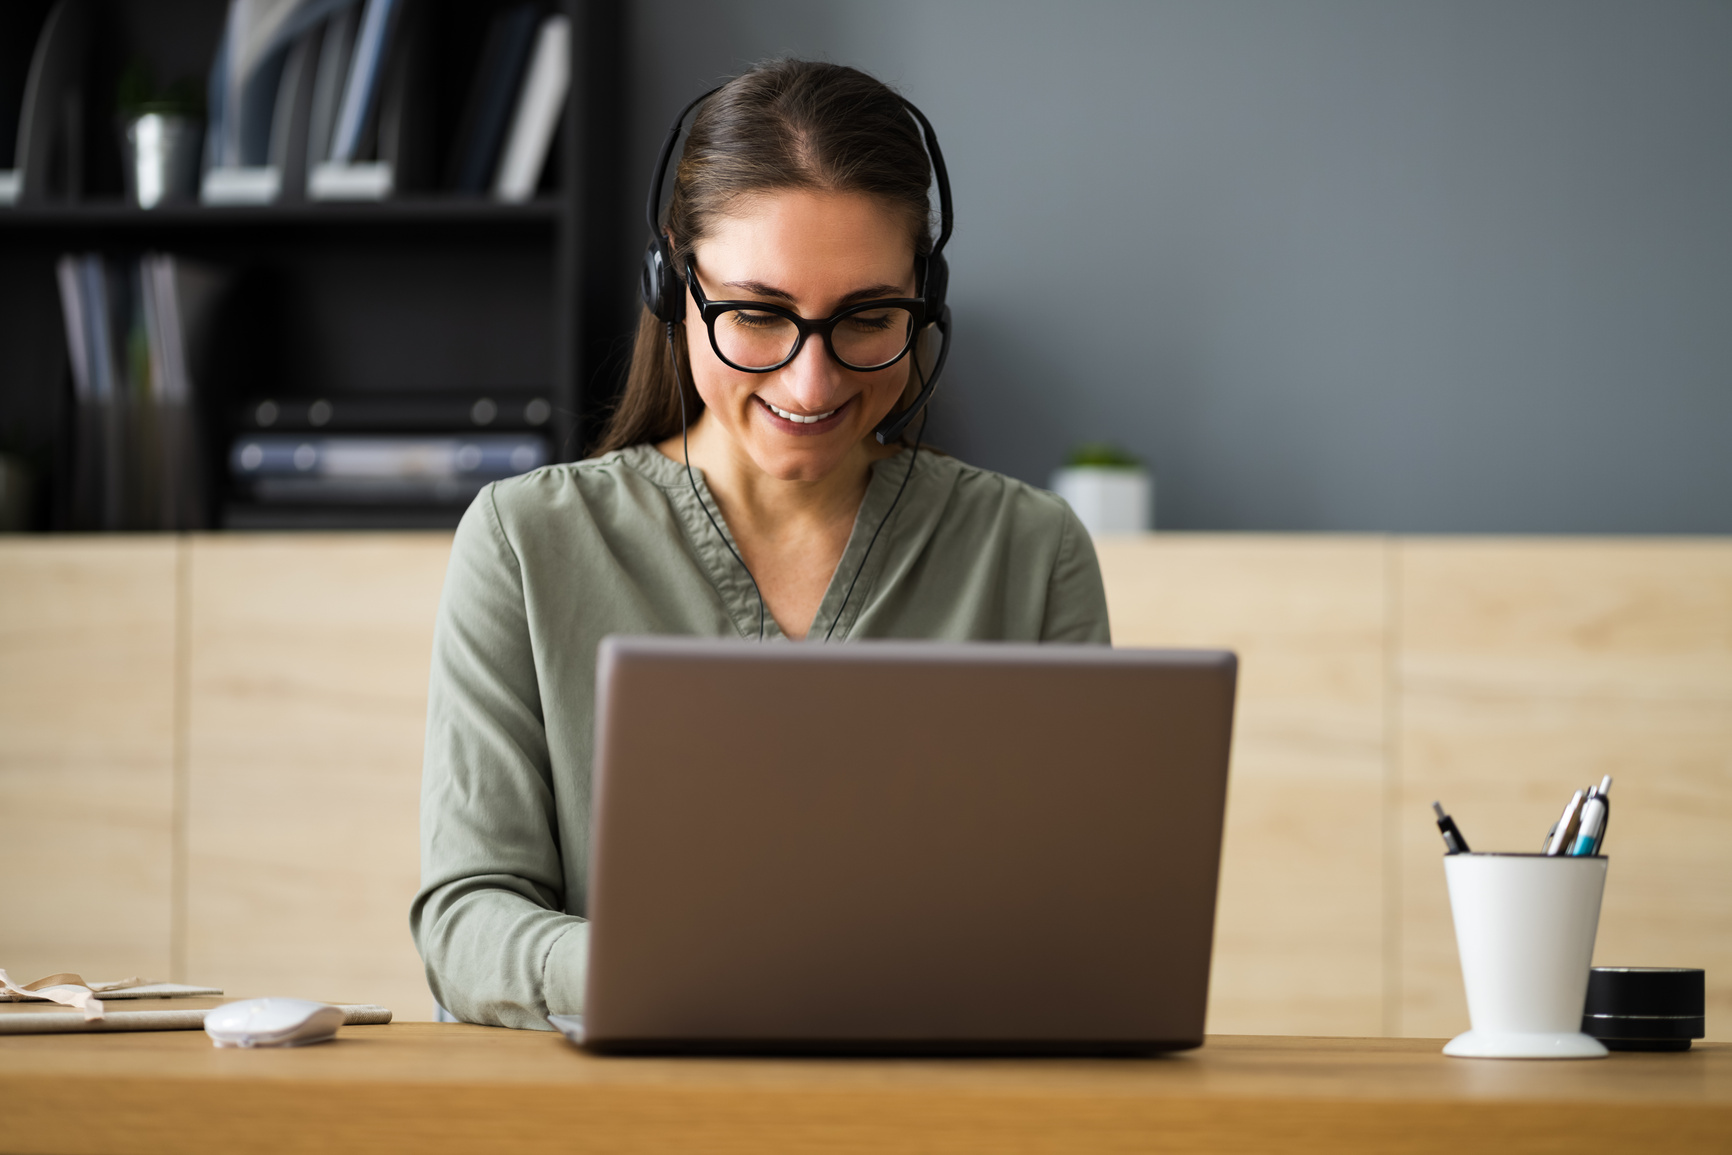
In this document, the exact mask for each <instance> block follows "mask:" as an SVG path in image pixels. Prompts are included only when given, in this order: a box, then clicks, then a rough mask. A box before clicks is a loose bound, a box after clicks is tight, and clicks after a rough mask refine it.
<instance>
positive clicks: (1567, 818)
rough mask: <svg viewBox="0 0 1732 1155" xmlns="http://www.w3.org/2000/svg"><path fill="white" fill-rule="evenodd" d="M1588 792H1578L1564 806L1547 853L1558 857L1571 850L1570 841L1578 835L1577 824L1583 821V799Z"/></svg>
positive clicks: (1548, 844)
mask: <svg viewBox="0 0 1732 1155" xmlns="http://www.w3.org/2000/svg"><path fill="white" fill-rule="evenodd" d="M1586 796H1587V792H1586V791H1583V790H1578V791H1576V792H1575V793H1574V794H1572V795H1570V800H1569V802H1567V803H1566V804H1565V805H1564V812H1563V813H1562V814H1561V815H1559V816H1558V824H1557V825H1556V826H1554V827H1552V838H1551V841H1550V842H1549V843H1547V844H1546V853H1547V854H1548V855H1552V856H1554V857H1555V856H1557V855H1561V854H1563V853H1564V851H1565V850H1567V849H1568V848H1569V845H1570V839H1571V838H1572V837H1573V836H1574V835H1575V833H1576V824H1577V823H1578V822H1579V821H1580V819H1581V813H1582V799H1583V798H1585V797H1586Z"/></svg>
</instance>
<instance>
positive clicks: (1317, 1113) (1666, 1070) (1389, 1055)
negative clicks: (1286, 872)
mask: <svg viewBox="0 0 1732 1155" xmlns="http://www.w3.org/2000/svg"><path fill="white" fill-rule="evenodd" d="M1440 1045H1441V1044H1440V1043H1438V1042H1436V1041H1432V1040H1417V1039H1302V1038H1258V1037H1248V1036H1244V1037H1234V1036H1221V1037H1217V1038H1213V1039H1211V1040H1210V1041H1209V1044H1208V1045H1207V1046H1206V1047H1204V1048H1203V1049H1202V1050H1199V1051H1193V1052H1189V1053H1186V1054H1181V1055H1174V1056H1169V1057H1166V1058H1159V1059H1146V1060H1079V1059H1069V1060H947V1061H936V1060H898V1061H890V1060H877V1059H875V1060H841V1059H827V1060H799V1061H794V1060H772V1059H603V1058H596V1057H592V1056H589V1055H586V1054H583V1053H582V1052H580V1051H578V1050H576V1049H574V1048H572V1047H571V1046H570V1045H568V1044H567V1043H566V1042H565V1041H564V1040H562V1039H561V1038H559V1037H558V1036H557V1035H551V1034H543V1033H531V1032H523V1031H507V1030H496V1029H489V1028H486V1027H471V1026H458V1025H451V1024H437V1023H394V1024H391V1025H389V1026H377V1027H347V1028H344V1030H343V1032H342V1034H341V1036H340V1037H339V1038H338V1040H337V1041H336V1042H335V1043H330V1044H323V1045H320V1046H314V1047H307V1048H303V1049H297V1050H283V1051H236V1050H220V1051H219V1050H216V1049H215V1048H213V1047H212V1046H211V1045H210V1042H209V1040H207V1039H206V1038H205V1036H204V1035H203V1034H202V1033H201V1032H190V1031H182V1032H159V1033H153V1034H136V1035H101V1036H89V1035H86V1036H77V1035H63V1036H19V1037H12V1038H6V1039H0V1151H4V1152H20V1153H22V1152H29V1153H33V1155H57V1153H62V1152H68V1153H70V1152H77V1153H79V1155H89V1153H92V1152H112V1153H122V1155H129V1153H134V1152H205V1151H210V1152H248V1153H253V1152H275V1151H283V1152H309V1153H311V1152H320V1153H325V1152H338V1151H374V1152H386V1151H404V1152H416V1153H417V1155H435V1153H438V1152H446V1151H451V1152H465V1153H470V1152H491V1151H500V1152H507V1151H508V1152H512V1153H513V1155H531V1153H534V1152H542V1151H561V1152H590V1151H596V1152H601V1151H605V1152H631V1153H645V1155H648V1153H652V1152H654V1153H657V1155H659V1153H662V1152H700V1153H702V1152H717V1153H729V1155H774V1153H777V1152H795V1151H798V1152H879V1151H897V1152H905V1151H916V1152H922V1153H940V1152H992V1153H994V1155H1007V1153H1009V1155H1032V1153H1035V1152H1052V1153H1055V1155H1056V1153H1059V1152H1063V1153H1065V1155H1075V1153H1081V1152H1093V1151H1102V1152H1184V1151H1209V1152H1268V1151H1277V1150H1278V1151H1283V1152H1323V1151H1330V1152H1339V1151H1378V1152H1409V1153H1418V1152H1433V1151H1435V1152H1449V1153H1450V1155H1461V1153H1462V1152H1467V1151H1472V1152H1478V1151H1499V1152H1527V1151H1535V1152H1539V1151H1544V1152H1557V1153H1560V1155H1561V1153H1564V1152H1569V1153H1570V1155H1578V1153H1582V1152H1591V1153H1594V1155H1600V1153H1611V1152H1626V1151H1628V1152H1636V1151H1653V1150H1657V1149H1662V1148H1663V1149H1665V1150H1667V1151H1670V1152H1693V1151H1715V1152H1728V1151H1732V1044H1724V1043H1721V1044H1713V1043H1710V1044H1706V1045H1701V1044H1699V1045H1698V1049H1697V1050H1695V1051H1692V1052H1690V1053H1687V1054H1682V1055H1652V1054H1648V1055H1636V1054H1624V1055H1613V1056H1612V1057H1611V1058H1609V1059H1604V1060H1598V1061H1590V1062H1549V1063H1534V1062H1526V1063H1524V1062H1493V1061H1487V1060H1463V1059H1446V1058H1444V1057H1443V1056H1442V1055H1441V1054H1440V1053H1439V1051H1438V1048H1439V1046H1440Z"/></svg>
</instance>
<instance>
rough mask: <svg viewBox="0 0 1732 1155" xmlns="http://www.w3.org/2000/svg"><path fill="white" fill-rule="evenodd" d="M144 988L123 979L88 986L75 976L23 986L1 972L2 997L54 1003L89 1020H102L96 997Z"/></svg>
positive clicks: (136, 981)
mask: <svg viewBox="0 0 1732 1155" xmlns="http://www.w3.org/2000/svg"><path fill="white" fill-rule="evenodd" d="M142 985H143V984H142V983H141V982H140V981H139V980H138V979H137V978H130V979H120V980H118V981H116V982H108V983H87V982H85V981H84V979H83V978H82V977H80V976H78V975H75V974H58V975H49V976H48V977H47V978H45V979H37V980H36V981H35V982H33V983H25V984H24V985H23V986H19V985H18V984H17V983H15V982H13V981H12V976H11V975H8V974H7V973H6V972H5V970H3V969H0V993H4V994H5V995H6V997H7V998H8V999H9V1000H11V1001H12V1002H15V1003H16V1002H24V1001H26V1000H35V999H42V1000H46V1001H48V1002H51V1003H61V1004H63V1005H64V1006H68V1007H75V1008H77V1009H78V1010H80V1011H83V1012H84V1017H85V1019H86V1020H90V1019H100V1018H101V1017H102V1014H103V1009H102V1000H101V999H99V998H97V997H96V996H97V995H98V994H102V993H105V992H107V991H118V990H124V989H125V988H127V987H136V986H142Z"/></svg>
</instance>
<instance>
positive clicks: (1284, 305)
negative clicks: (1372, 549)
mask: <svg viewBox="0 0 1732 1155" xmlns="http://www.w3.org/2000/svg"><path fill="white" fill-rule="evenodd" d="M632 36H633V48H632V51H633V58H632V66H633V68H634V69H635V80H634V86H635V89H636V93H635V95H636V99H635V101H634V103H633V106H632V114H633V118H634V119H633V124H634V131H633V140H634V142H635V143H634V148H635V150H636V151H635V153H634V155H633V156H632V169H631V172H632V174H633V175H634V177H635V174H637V173H647V172H648V169H649V166H650V162H651V159H652V157H653V152H654V149H655V147H656V146H657V145H658V144H659V142H660V139H661V136H662V134H663V132H664V131H665V129H666V124H667V121H668V120H669V119H670V118H671V116H672V115H673V113H674V111H675V110H676V109H677V108H678V107H679V106H680V105H681V104H682V103H683V102H684V101H686V100H687V99H689V98H690V97H692V96H695V95H696V94H697V93H699V92H701V91H702V90H703V89H704V87H706V86H708V85H710V84H713V83H714V82H715V81H716V80H717V79H718V78H720V77H724V76H726V75H728V74H730V73H732V72H734V71H737V70H738V69H740V68H741V67H743V66H744V65H746V64H747V63H749V62H751V61H752V60H755V59H759V58H763V57H767V56H772V55H779V54H792V55H800V56H808V57H816V58H823V59H829V60H835V61H838V62H841V63H846V64H853V65H856V66H858V67H861V68H864V69H866V70H868V71H870V72H872V73H874V74H876V75H878V76H879V77H881V78H882V79H884V80H886V81H888V82H889V83H891V84H893V85H895V86H896V87H897V88H899V89H900V90H901V91H902V92H903V93H905V94H906V95H907V96H909V97H910V98H911V99H913V100H914V101H915V102H916V103H918V104H919V105H920V106H921V107H922V108H923V109H924V110H925V111H926V113H927V114H928V115H929V116H930V117H931V118H932V120H933V122H934V124H935V125H936V127H937V129H938V133H939V139H940V141H941V142H942V143H943V145H944V149H945V153H946V156H947V158H948V159H949V162H950V171H951V174H952V182H953V184H954V187H955V191H956V202H957V219H958V227H957V234H956V238H955V240H954V242H953V244H952V247H951V250H950V253H951V267H952V269H953V281H952V304H953V308H954V312H955V316H956V347H955V353H954V356H953V357H952V359H951V368H950V371H949V373H948V374H947V377H946V381H945V383H944V385H943V387H942V390H941V392H942V404H941V406H940V407H939V409H938V410H937V412H936V413H935V416H934V420H933V431H932V434H931V435H930V436H931V439H933V440H937V441H938V442H940V443H941V444H943V445H944V446H945V447H946V448H949V449H951V450H952V451H953V452H955V453H957V454H958V455H959V456H961V457H963V458H965V459H967V460H970V461H973V462H975V463H977V464H980V465H984V466H988V467H991V468H994V469H999V470H1003V471H1005V472H1007V473H1010V474H1013V475H1015V476H1017V477H1021V478H1024V479H1027V480H1030V481H1034V482H1037V483H1043V482H1044V480H1045V479H1046V477H1047V476H1048V474H1049V472H1050V471H1051V470H1052V469H1053V468H1054V467H1055V466H1056V465H1058V464H1059V462H1060V461H1061V459H1062V457H1063V455H1064V454H1065V452H1066V450H1067V449H1068V448H1069V447H1070V446H1072V445H1074V444H1076V443H1078V442H1081V441H1087V440H1095V439H1102V438H1106V439H1111V440H1115V441H1117V442H1119V443H1120V444H1122V445H1123V446H1124V447H1126V448H1127V449H1129V450H1131V451H1132V452H1134V453H1136V454H1137V455H1139V456H1141V457H1142V458H1144V459H1145V460H1147V461H1148V462H1150V463H1151V464H1152V466H1153V468H1154V469H1155V471H1156V472H1157V474H1158V475H1159V478H1160V493H1159V514H1158V516H1159V521H1160V523H1161V525H1162V526H1164V527H1170V528H1191V529H1259V530H1281V529H1295V530H1388V531H1405V532H1539V533H1550V532H1568V533H1583V532H1587V533H1595V532H1607V533H1676V532H1682V533H1702V532H1714V533H1727V532H1732V4H1728V3H1726V2H1725V0H1698V2H1693V3H1692V2H1684V0H1626V2H1619V3H1593V2H1589V0H1525V2H1521V0H1483V2H1477V0H1428V2H1424V3H1419V2H1414V3H1400V2H1396V0H1265V2H1245V0H1191V2H1161V3H1134V4H1110V3H1064V4H1059V3H1040V2H1036V0H920V2H911V0H850V2H848V3H837V2H833V0H728V2H717V0H639V2H638V3H637V4H636V6H635V9H634V15H633V28H632ZM635 187H636V186H634V191H635ZM638 195H641V193H639V194H638ZM638 245H641V239H638V240H632V241H631V242H630V247H632V248H633V249H634V251H635V249H636V248H637V246H638Z"/></svg>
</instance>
